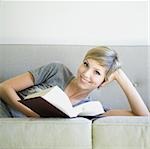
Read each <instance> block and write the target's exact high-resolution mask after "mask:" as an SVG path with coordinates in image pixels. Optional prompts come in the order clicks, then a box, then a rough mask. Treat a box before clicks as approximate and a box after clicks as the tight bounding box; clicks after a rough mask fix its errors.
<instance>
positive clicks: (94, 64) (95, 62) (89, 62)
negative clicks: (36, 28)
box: [86, 59, 107, 72]
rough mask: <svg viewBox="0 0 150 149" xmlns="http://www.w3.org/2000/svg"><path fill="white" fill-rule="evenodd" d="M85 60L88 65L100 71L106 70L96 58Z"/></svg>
mask: <svg viewBox="0 0 150 149" xmlns="http://www.w3.org/2000/svg"><path fill="white" fill-rule="evenodd" d="M86 61H87V62H88V64H89V65H90V67H92V68H93V69H96V70H100V71H103V72H106V70H107V69H106V67H104V66H102V65H100V64H99V63H98V62H97V61H96V60H93V59H86Z"/></svg>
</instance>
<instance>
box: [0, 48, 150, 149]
mask: <svg viewBox="0 0 150 149" xmlns="http://www.w3.org/2000/svg"><path fill="white" fill-rule="evenodd" d="M90 47H92V46H79V45H78V46H74V45H68V46H67V45H0V82H2V81H4V80H6V79H8V78H10V77H12V76H15V75H17V74H20V73H23V72H25V71H27V70H29V69H32V68H35V67H37V66H39V65H42V64H45V63H48V62H51V61H58V60H59V61H61V62H63V63H65V64H66V65H68V66H69V67H70V69H72V71H73V72H75V66H76V65H77V64H79V60H80V59H81V57H82V56H83V53H85V51H86V50H87V49H89V48H90ZM113 47H114V48H115V49H117V50H116V51H118V53H119V54H120V56H121V57H120V58H121V60H124V63H123V66H124V69H125V70H126V71H128V72H129V74H128V75H129V77H130V78H131V80H132V82H133V85H134V86H135V87H136V88H137V90H138V91H139V93H140V94H141V96H142V97H143V99H144V102H145V103H146V105H147V106H148V108H149V109H150V101H149V100H150V97H149V95H150V94H149V91H150V90H149V83H148V82H149V79H150V78H149V75H147V73H144V72H148V70H149V69H148V68H149V65H148V63H149V62H148V56H149V53H148V48H149V47H147V46H113ZM132 53H134V54H133V55H132ZM67 54H68V55H71V54H72V55H73V58H72V56H67ZM66 56H67V59H66ZM133 57H134V58H133ZM137 59H138V60H137ZM29 64H30V65H29ZM133 67H134V68H135V69H134V71H133ZM148 73H149V72H148ZM106 90H107V92H108V91H109V92H110V93H109V94H106ZM99 93H100V94H99ZM91 96H95V98H97V99H100V101H101V102H102V103H103V104H106V105H108V106H110V107H112V108H122V109H124V108H126V109H127V108H130V107H129V105H128V103H127V101H126V99H125V96H124V95H123V93H120V91H119V89H118V88H117V85H116V84H111V85H110V86H108V87H105V88H103V89H102V90H101V91H99V92H94V93H92V95H91ZM114 99H115V102H114ZM149 140H150V117H144V116H141V117H138V116H134V117H133V116H109V117H103V118H99V119H96V120H93V121H91V120H89V119H86V118H81V117H80V118H79V117H78V118H72V119H67V118H10V116H9V114H8V112H7V110H6V109H5V108H4V106H3V104H2V103H1V101H0V149H150V143H149Z"/></svg>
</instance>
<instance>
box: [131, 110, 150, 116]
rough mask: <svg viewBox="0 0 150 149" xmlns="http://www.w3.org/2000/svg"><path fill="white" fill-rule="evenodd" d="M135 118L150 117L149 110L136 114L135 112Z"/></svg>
mask: <svg viewBox="0 0 150 149" xmlns="http://www.w3.org/2000/svg"><path fill="white" fill-rule="evenodd" d="M133 113H134V115H135V116H150V112H149V111H148V110H147V111H145V112H140V113H135V112H133Z"/></svg>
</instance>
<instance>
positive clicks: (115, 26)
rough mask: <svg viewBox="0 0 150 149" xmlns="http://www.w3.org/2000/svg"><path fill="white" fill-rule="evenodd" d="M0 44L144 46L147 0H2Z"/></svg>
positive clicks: (146, 28)
mask: <svg viewBox="0 0 150 149" xmlns="http://www.w3.org/2000/svg"><path fill="white" fill-rule="evenodd" d="M0 29H1V33H0V44H77V45H100V44H105V45H147V42H148V1H96V2H92V1H89V2H81V1H80V2H79V1H76V2H75V1H74V2H69V1H68V2H58V1H56V2H54V1H49V2H48V1H47V2H46V1H45V2H42V1H41V2H40V1H38V2H37V1H32V2H31V1H26V2H25V1H24V2H23V1H22V2H19V1H12V2H11V1H2V2H1V3H0Z"/></svg>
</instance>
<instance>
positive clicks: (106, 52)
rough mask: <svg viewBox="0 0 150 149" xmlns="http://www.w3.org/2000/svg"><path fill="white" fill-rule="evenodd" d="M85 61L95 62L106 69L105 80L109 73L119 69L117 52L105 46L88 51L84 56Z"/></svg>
mask: <svg viewBox="0 0 150 149" xmlns="http://www.w3.org/2000/svg"><path fill="white" fill-rule="evenodd" d="M85 59H93V60H96V61H97V62H98V63H99V64H100V65H101V66H104V67H106V69H107V73H106V77H105V79H106V80H107V79H108V77H109V76H110V74H111V73H113V72H114V71H115V70H117V69H119V68H120V67H121V64H120V62H119V59H118V54H117V52H116V51H114V50H113V49H111V48H108V47H106V46H99V47H95V48H92V49H90V50H89V51H88V52H87V54H86V55H85V58H84V60H85Z"/></svg>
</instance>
